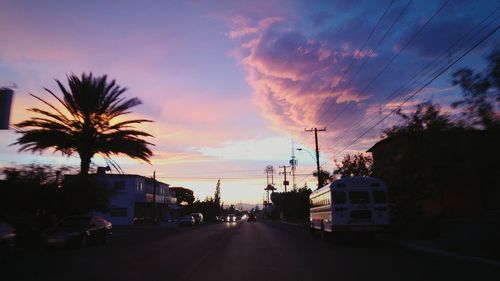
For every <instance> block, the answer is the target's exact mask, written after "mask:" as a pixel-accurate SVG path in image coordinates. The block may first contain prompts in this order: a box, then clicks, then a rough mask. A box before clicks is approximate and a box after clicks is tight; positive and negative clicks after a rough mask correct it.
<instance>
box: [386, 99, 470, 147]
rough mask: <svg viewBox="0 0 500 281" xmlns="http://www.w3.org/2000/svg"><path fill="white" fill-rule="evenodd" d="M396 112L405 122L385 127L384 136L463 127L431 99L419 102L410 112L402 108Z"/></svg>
mask: <svg viewBox="0 0 500 281" xmlns="http://www.w3.org/2000/svg"><path fill="white" fill-rule="evenodd" d="M396 114H397V115H399V116H400V117H401V118H403V120H404V123H403V124H402V125H394V126H392V127H391V128H388V129H385V130H384V131H383V132H384V136H383V137H384V138H387V137H392V136H397V135H402V134H407V133H421V132H423V131H427V132H429V131H433V132H437V131H443V130H449V129H453V128H460V127H462V124H461V123H458V124H454V123H453V122H451V121H450V118H449V116H448V115H445V114H443V113H441V109H440V108H439V106H438V105H435V104H433V103H432V102H431V101H425V102H422V103H419V104H417V106H416V110H415V111H414V112H412V113H410V114H406V113H403V112H402V111H401V110H398V111H396Z"/></svg>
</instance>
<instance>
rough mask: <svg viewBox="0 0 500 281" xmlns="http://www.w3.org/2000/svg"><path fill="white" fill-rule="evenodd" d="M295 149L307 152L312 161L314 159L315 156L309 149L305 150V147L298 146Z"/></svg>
mask: <svg viewBox="0 0 500 281" xmlns="http://www.w3.org/2000/svg"><path fill="white" fill-rule="evenodd" d="M297 150H298V151H305V152H307V153H309V156H311V159H312V160H313V161H316V158H315V157H314V156H313V155H312V153H311V151H309V150H307V149H305V148H300V147H299V148H297Z"/></svg>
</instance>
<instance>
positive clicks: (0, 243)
mask: <svg viewBox="0 0 500 281" xmlns="http://www.w3.org/2000/svg"><path fill="white" fill-rule="evenodd" d="M15 239H16V230H15V228H14V227H12V226H11V225H9V224H7V223H5V222H3V221H0V261H3V260H6V259H7V256H8V255H9V252H10V251H11V249H12V248H13V247H14V245H15Z"/></svg>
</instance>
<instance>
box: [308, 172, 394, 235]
mask: <svg viewBox="0 0 500 281" xmlns="http://www.w3.org/2000/svg"><path fill="white" fill-rule="evenodd" d="M309 199H310V231H311V234H314V231H315V230H319V231H321V234H322V235H324V233H325V232H374V231H381V230H384V229H385V228H386V227H387V226H388V225H389V203H388V198H387V186H386V185H385V183H384V182H383V181H382V180H380V179H378V178H374V177H345V178H341V179H339V180H336V181H333V182H332V183H330V184H328V185H326V186H324V187H322V188H320V189H318V190H316V191H314V192H312V193H311V195H310V196H309Z"/></svg>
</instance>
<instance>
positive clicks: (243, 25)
mask: <svg viewBox="0 0 500 281" xmlns="http://www.w3.org/2000/svg"><path fill="white" fill-rule="evenodd" d="M403 4H404V5H403ZM386 5H387V3H385V4H384V5H378V6H376V5H374V6H372V7H368V6H366V5H365V6H363V8H360V7H359V6H352V5H349V2H348V1H345V2H343V3H339V2H337V3H336V5H334V7H333V8H332V9H333V10H332V11H331V12H330V11H325V10H322V11H316V12H313V13H309V14H308V17H307V18H306V20H308V21H310V26H309V27H308V26H307V25H303V23H304V19H297V18H293V17H292V18H280V19H279V20H278V19H276V18H274V17H268V18H261V19H259V20H255V19H254V20H253V21H252V20H251V19H250V18H248V17H244V16H234V17H233V19H232V22H233V24H232V25H230V27H231V28H233V29H232V31H231V32H230V33H229V37H230V38H232V39H234V40H237V41H238V42H239V43H240V47H239V49H238V52H237V55H236V57H237V59H238V61H239V62H240V63H241V64H242V65H243V66H244V68H245V70H246V73H247V79H248V81H249V83H250V85H251V86H252V87H253V89H254V92H255V101H256V103H257V104H258V106H259V107H260V108H261V110H262V113H263V115H264V116H265V117H266V118H267V119H268V120H270V121H271V123H272V124H273V126H274V127H275V128H276V129H278V130H281V131H285V132H288V133H292V134H293V135H299V132H301V131H303V129H304V128H306V127H307V128H309V127H321V126H324V125H326V126H328V132H327V133H326V138H327V140H326V143H332V144H334V145H335V146H336V149H332V150H333V151H334V150H337V151H338V150H340V148H341V147H342V145H343V144H348V143H350V142H352V140H353V139H356V137H357V136H359V135H361V134H362V133H363V132H365V131H366V130H368V129H369V128H370V127H372V126H374V125H376V124H378V126H377V128H376V130H374V132H370V133H369V134H367V135H366V137H364V138H363V139H361V140H359V141H358V142H357V143H356V144H355V145H354V146H355V147H357V148H358V149H366V148H367V147H366V146H367V145H366V144H367V143H369V141H366V140H364V139H365V138H366V139H369V140H373V139H374V138H377V135H378V134H380V130H381V129H382V128H383V126H385V127H388V126H390V125H391V124H393V123H394V122H397V118H393V117H390V118H387V119H386V120H384V122H382V123H379V122H378V121H379V120H380V119H381V118H383V117H384V116H385V115H386V114H388V113H389V112H391V110H390V109H391V108H394V107H395V106H398V105H399V104H401V102H402V101H403V100H404V98H405V97H407V96H408V95H410V94H412V93H414V92H415V91H416V90H418V89H419V88H420V87H421V86H423V85H424V84H425V83H426V82H427V81H430V79H431V78H432V76H433V75H435V74H436V73H438V70H439V68H440V67H441V68H442V67H443V66H444V65H446V63H449V62H451V61H452V60H453V59H454V58H456V57H458V56H459V55H460V54H461V52H463V51H464V50H466V49H465V47H467V46H468V45H467V46H465V47H464V48H462V49H460V52H450V53H449V54H448V56H447V57H446V58H447V59H443V60H440V61H435V64H434V65H430V66H432V67H429V64H428V63H429V61H430V62H432V60H429V59H432V58H435V57H437V55H439V54H441V53H442V52H443V51H444V50H446V49H447V48H449V47H450V46H452V44H453V43H455V42H457V40H458V39H460V38H462V37H463V36H464V34H466V33H467V32H468V31H469V30H471V28H472V27H473V26H475V25H476V24H478V23H479V22H480V21H481V20H482V19H484V18H485V17H486V16H487V15H488V14H489V13H491V11H490V12H488V11H487V9H485V8H484V7H481V9H479V10H478V9H477V6H479V5H476V6H475V7H472V8H471V7H469V11H470V13H469V14H467V12H468V11H464V10H460V11H461V13H457V14H456V16H455V15H453V11H456V9H458V8H457V7H456V5H459V6H460V5H465V4H464V3H455V4H453V5H454V6H453V7H452V5H451V4H450V5H448V6H445V9H442V10H441V12H440V13H439V14H438V16H437V17H435V18H432V17H431V15H433V14H434V13H435V12H436V11H438V10H439V8H440V7H441V6H440V5H441V4H439V3H435V4H433V5H428V6H425V5H424V6H423V5H422V3H414V4H412V5H410V6H409V9H408V10H407V11H405V10H404V7H405V5H406V3H395V4H394V5H393V6H391V9H390V10H389V12H388V13H387V14H386V16H384V18H383V19H382V21H381V22H380V25H379V26H378V28H377V29H376V30H375V33H373V34H372V36H371V38H370V40H369V41H368V44H367V45H366V46H365V47H364V48H363V49H359V48H361V46H363V40H365V39H366V38H368V35H369V34H370V32H371V30H372V29H373V27H374V26H375V23H376V22H377V20H378V17H380V16H381V15H382V12H383V8H384V7H385V6H386ZM467 5H468V6H470V5H471V4H467ZM338 11H342V15H340V14H338V13H337V12H338ZM353 15H355V16H353ZM401 15H403V16H402V17H400V16H401ZM444 15H447V16H448V17H443V16H444ZM450 15H453V16H451V17H450ZM427 21H429V23H428V24H426V23H427ZM234 22H237V23H238V24H237V28H235V25H234ZM299 23H301V24H302V25H300V24H299ZM424 24H426V25H424ZM422 27H425V28H424V29H422ZM490 29H491V28H490ZM485 30H488V28H486V29H485ZM415 34H418V35H419V36H418V37H415V38H414V35H415ZM479 38H480V36H479V35H477V37H473V38H472V39H474V40H470V42H467V43H469V44H470V45H472V44H473V43H474V42H476V40H478V39H479ZM407 42H410V43H411V44H409V45H408V46H405V44H406V43H407ZM403 47H406V49H403ZM452 50H454V49H452ZM425 67H428V68H427V70H428V71H424V70H426V68H425ZM448 75H449V74H448ZM448 77H449V76H448ZM433 85H435V86H434V87H433V88H428V89H427V90H424V91H422V92H421V93H419V95H418V96H417V97H416V98H415V99H414V100H412V101H410V102H407V103H406V104H404V106H403V109H404V110H407V109H408V110H409V109H410V108H412V107H413V106H414V105H415V104H416V103H418V102H420V101H422V100H425V97H426V96H427V97H428V96H429V93H430V94H431V95H432V94H438V93H439V92H441V91H443V89H447V88H449V78H447V77H445V76H443V77H442V79H441V80H438V81H436V82H435V83H433ZM450 100H452V97H451V95H447V96H446V97H445V98H443V99H441V100H440V102H444V103H446V102H449V101H450ZM346 135H348V136H349V138H346V137H345V136H346ZM302 140H303V139H302ZM306 143H308V144H311V142H310V141H306Z"/></svg>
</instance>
